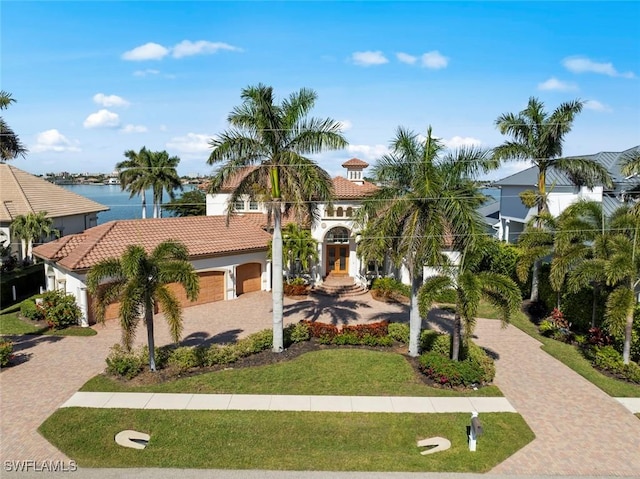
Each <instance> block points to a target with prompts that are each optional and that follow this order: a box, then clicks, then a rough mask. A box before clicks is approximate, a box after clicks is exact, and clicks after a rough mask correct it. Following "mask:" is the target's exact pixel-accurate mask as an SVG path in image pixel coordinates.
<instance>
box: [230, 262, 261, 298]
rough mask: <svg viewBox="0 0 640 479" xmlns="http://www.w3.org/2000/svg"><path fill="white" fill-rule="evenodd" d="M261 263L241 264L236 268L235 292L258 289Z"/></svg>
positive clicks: (249, 291)
mask: <svg viewBox="0 0 640 479" xmlns="http://www.w3.org/2000/svg"><path fill="white" fill-rule="evenodd" d="M261 274H262V265H260V263H247V264H242V265H240V266H238V267H237V268H236V294H237V295H238V296H239V295H241V294H242V293H251V292H252V291H260V289H261V286H262V278H261Z"/></svg>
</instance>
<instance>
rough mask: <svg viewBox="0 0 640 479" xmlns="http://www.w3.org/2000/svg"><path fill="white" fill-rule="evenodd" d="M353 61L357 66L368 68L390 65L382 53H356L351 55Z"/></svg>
mask: <svg viewBox="0 0 640 479" xmlns="http://www.w3.org/2000/svg"><path fill="white" fill-rule="evenodd" d="M351 60H352V61H353V63H355V64H356V65H360V66H364V67H368V66H371V65H384V64H385V63H389V60H387V58H386V57H385V56H384V55H383V54H382V52H380V51H377V52H371V51H369V52H354V53H353V54H352V55H351Z"/></svg>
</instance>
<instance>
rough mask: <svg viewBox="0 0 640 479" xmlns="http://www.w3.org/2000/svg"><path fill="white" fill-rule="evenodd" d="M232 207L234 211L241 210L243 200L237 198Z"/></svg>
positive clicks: (242, 208)
mask: <svg viewBox="0 0 640 479" xmlns="http://www.w3.org/2000/svg"><path fill="white" fill-rule="evenodd" d="M233 209H234V210H236V211H242V210H244V201H242V200H237V201H235V202H234V203H233Z"/></svg>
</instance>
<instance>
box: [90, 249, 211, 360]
mask: <svg viewBox="0 0 640 479" xmlns="http://www.w3.org/2000/svg"><path fill="white" fill-rule="evenodd" d="M170 283H178V284H180V285H182V287H183V288H184V289H185V291H186V293H187V297H188V298H189V299H190V300H191V301H195V300H196V299H197V297H198V293H199V290H200V285H199V281H198V275H197V273H196V272H195V270H194V268H193V265H192V264H191V263H190V262H189V255H188V251H187V248H186V246H185V245H183V244H182V243H179V242H177V241H172V240H167V241H163V242H162V243H160V244H159V245H158V246H156V247H155V248H154V250H153V251H152V252H151V254H147V251H146V250H145V249H144V248H143V247H142V246H138V245H129V246H128V247H127V249H126V251H125V252H124V253H123V255H122V256H121V257H120V258H119V259H114V258H111V259H106V260H103V261H101V262H99V263H97V264H96V265H94V266H93V267H92V268H91V269H90V270H89V273H87V290H88V291H89V293H90V294H91V295H92V296H93V298H94V299H95V313H96V318H97V320H98V321H100V322H104V317H105V311H106V309H107V306H108V305H109V304H111V303H116V302H118V303H119V308H120V311H119V315H120V324H121V326H122V342H123V344H124V346H125V348H127V349H128V350H130V349H131V345H132V343H133V339H134V337H135V332H136V327H137V326H138V322H139V318H140V316H141V314H143V315H144V321H145V324H146V326H147V344H148V346H149V368H150V369H151V371H155V370H156V363H155V342H154V337H153V310H154V305H156V304H159V305H160V306H161V307H162V312H163V314H164V317H165V319H166V320H167V322H168V323H169V330H170V332H171V337H172V338H173V340H174V342H176V343H177V342H178V341H179V340H180V335H181V334H182V307H181V305H180V303H179V302H178V300H177V299H176V297H175V295H174V293H173V292H171V290H170V289H169V288H168V287H167V285H168V284H170Z"/></svg>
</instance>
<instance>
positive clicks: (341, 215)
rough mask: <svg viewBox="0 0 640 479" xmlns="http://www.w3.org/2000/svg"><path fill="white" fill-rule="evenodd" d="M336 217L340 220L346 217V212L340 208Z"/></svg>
mask: <svg viewBox="0 0 640 479" xmlns="http://www.w3.org/2000/svg"><path fill="white" fill-rule="evenodd" d="M336 216H337V217H338V218H342V217H343V216H344V210H343V209H342V206H339V207H338V211H337V212H336Z"/></svg>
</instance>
